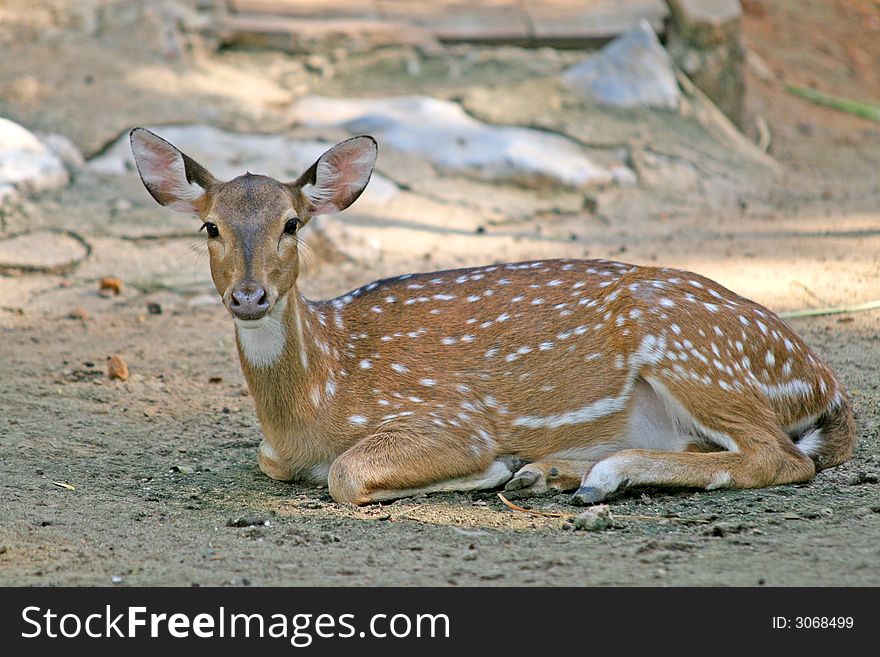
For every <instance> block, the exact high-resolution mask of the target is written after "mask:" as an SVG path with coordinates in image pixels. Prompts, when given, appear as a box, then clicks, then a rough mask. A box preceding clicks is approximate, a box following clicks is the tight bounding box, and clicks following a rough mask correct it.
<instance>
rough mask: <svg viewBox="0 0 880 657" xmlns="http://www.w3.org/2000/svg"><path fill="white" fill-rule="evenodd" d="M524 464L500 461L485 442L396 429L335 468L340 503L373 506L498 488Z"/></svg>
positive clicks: (360, 446)
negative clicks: (425, 495) (419, 496)
mask: <svg viewBox="0 0 880 657" xmlns="http://www.w3.org/2000/svg"><path fill="white" fill-rule="evenodd" d="M522 464H523V461H522V459H519V458H517V457H515V456H512V455H502V456H497V455H495V454H494V452H493V450H492V449H491V448H490V446H489V445H487V444H485V443H482V442H481V440H480V439H479V436H476V437H470V436H468V437H465V438H463V437H462V436H460V435H456V434H446V433H442V432H436V431H431V430H427V431H420V430H418V429H416V430H412V429H395V430H388V431H383V432H379V433H375V434H373V435H371V436H368V437H366V438H364V439H363V440H361V441H359V442H357V443H356V444H355V445H353V446H352V447H350V448H349V449H348V450H347V451H345V452H343V453H342V454H341V455H340V456H339V457H338V458H337V459H336V460H335V461H334V462H333V465H331V466H330V474H329V476H328V484H329V487H330V494H331V495H332V496H333V499H334V500H336V501H337V502H350V503H352V504H359V505H360V504H370V503H372V502H381V501H386V500H394V499H398V498H401V497H410V496H412V495H417V494H419V493H435V492H441V491H467V490H480V489H486V488H497V487H499V486H502V485H503V484H504V483H505V482H507V481H508V480H509V479H510V478H511V477H512V476H513V473H514V472H516V470H517V469H519V467H520V466H521V465H522Z"/></svg>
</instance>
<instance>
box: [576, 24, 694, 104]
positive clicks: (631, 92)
mask: <svg viewBox="0 0 880 657" xmlns="http://www.w3.org/2000/svg"><path fill="white" fill-rule="evenodd" d="M562 78H563V80H564V81H565V82H566V83H567V84H568V86H569V87H571V88H572V89H573V90H574V91H575V92H577V93H579V94H580V95H582V96H584V97H586V98H588V99H590V100H593V101H595V102H597V103H599V104H601V105H610V106H612V107H640V106H647V107H657V108H662V109H672V110H674V109H678V104H679V99H680V92H679V89H678V83H677V82H676V80H675V71H674V69H673V67H672V60H671V59H670V57H669V54H668V53H667V52H666V51H665V50H664V49H663V46H662V45H660V41H659V40H658V39H657V35H656V34H654V30H653V29H651V25H650V24H649V23H648V22H647V21H645V20H642V21H640V22H639V24H638V26H637V27H635V28H633V29H632V30H630V31H629V32H627V33H625V34H623V35H621V36H620V37H618V38H617V39H615V40H614V41H612V42H611V43H609V44H608V45H607V46H605V47H604V48H602V50H600V51H599V52H598V53H596V54H594V55H591V56H590V57H588V58H587V59H585V60H583V61H582V62H580V63H578V64H575V65H574V66H572V67H571V68H569V69H568V70H566V71H565V72H564V73H563V74H562Z"/></svg>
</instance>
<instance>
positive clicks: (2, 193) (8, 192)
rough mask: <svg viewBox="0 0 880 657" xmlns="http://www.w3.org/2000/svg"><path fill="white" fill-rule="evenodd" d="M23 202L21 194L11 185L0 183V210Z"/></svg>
mask: <svg viewBox="0 0 880 657" xmlns="http://www.w3.org/2000/svg"><path fill="white" fill-rule="evenodd" d="M20 200H21V194H19V193H18V190H17V189H16V188H15V187H14V186H13V185H10V184H9V183H0V208H2V207H3V206H4V205H12V204H13V203H17V202H19V201H20Z"/></svg>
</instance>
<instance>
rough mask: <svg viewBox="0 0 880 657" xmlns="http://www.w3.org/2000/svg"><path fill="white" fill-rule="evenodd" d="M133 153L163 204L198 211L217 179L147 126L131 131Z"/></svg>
mask: <svg viewBox="0 0 880 657" xmlns="http://www.w3.org/2000/svg"><path fill="white" fill-rule="evenodd" d="M130 139H131V152H132V154H133V155H134V162H135V165H137V170H138V173H139V174H140V176H141V181H143V183H144V187H146V188H147V191H148V192H150V195H151V196H152V197H153V198H154V199H156V202H157V203H159V204H160V205H164V206H167V207H169V208H171V209H172V210H177V211H178V212H193V213H198V212H199V211H200V210H202V209H203V205H204V198H205V191H206V190H207V189H208V188H209V187H210V186H211V185H213V184H214V183H216V182H217V180H216V179H215V178H214V176H212V175H211V174H210V173H209V172H208V170H207V169H205V168H204V167H203V166H202V165H201V164H199V163H198V162H196V161H195V160H193V159H192V158H190V157H188V156H187V155H185V154H184V153H181V152H180V151H179V150H177V149H176V148H175V147H174V146H172V145H171V144H169V143H168V142H167V141H165V140H164V139H162V138H161V137H158V136H157V135H154V134H153V133H152V132H150V131H149V130H146V129H144V128H135V129H134V130H132V131H131V134H130Z"/></svg>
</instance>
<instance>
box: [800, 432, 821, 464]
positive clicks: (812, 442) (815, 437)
mask: <svg viewBox="0 0 880 657" xmlns="http://www.w3.org/2000/svg"><path fill="white" fill-rule="evenodd" d="M823 442H824V441H823V440H822V430H821V429H813V430H812V431H808V432H807V433H805V434H804V435H803V437H801V439H800V440H798V441H797V442H796V443H795V447H797V448H798V449H799V450H801V451H802V452H803V453H804V454H806V455H807V456H809V457H811V458H812V457H814V456H816V455H818V454H819V450H820V449H821V448H822V443H823Z"/></svg>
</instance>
